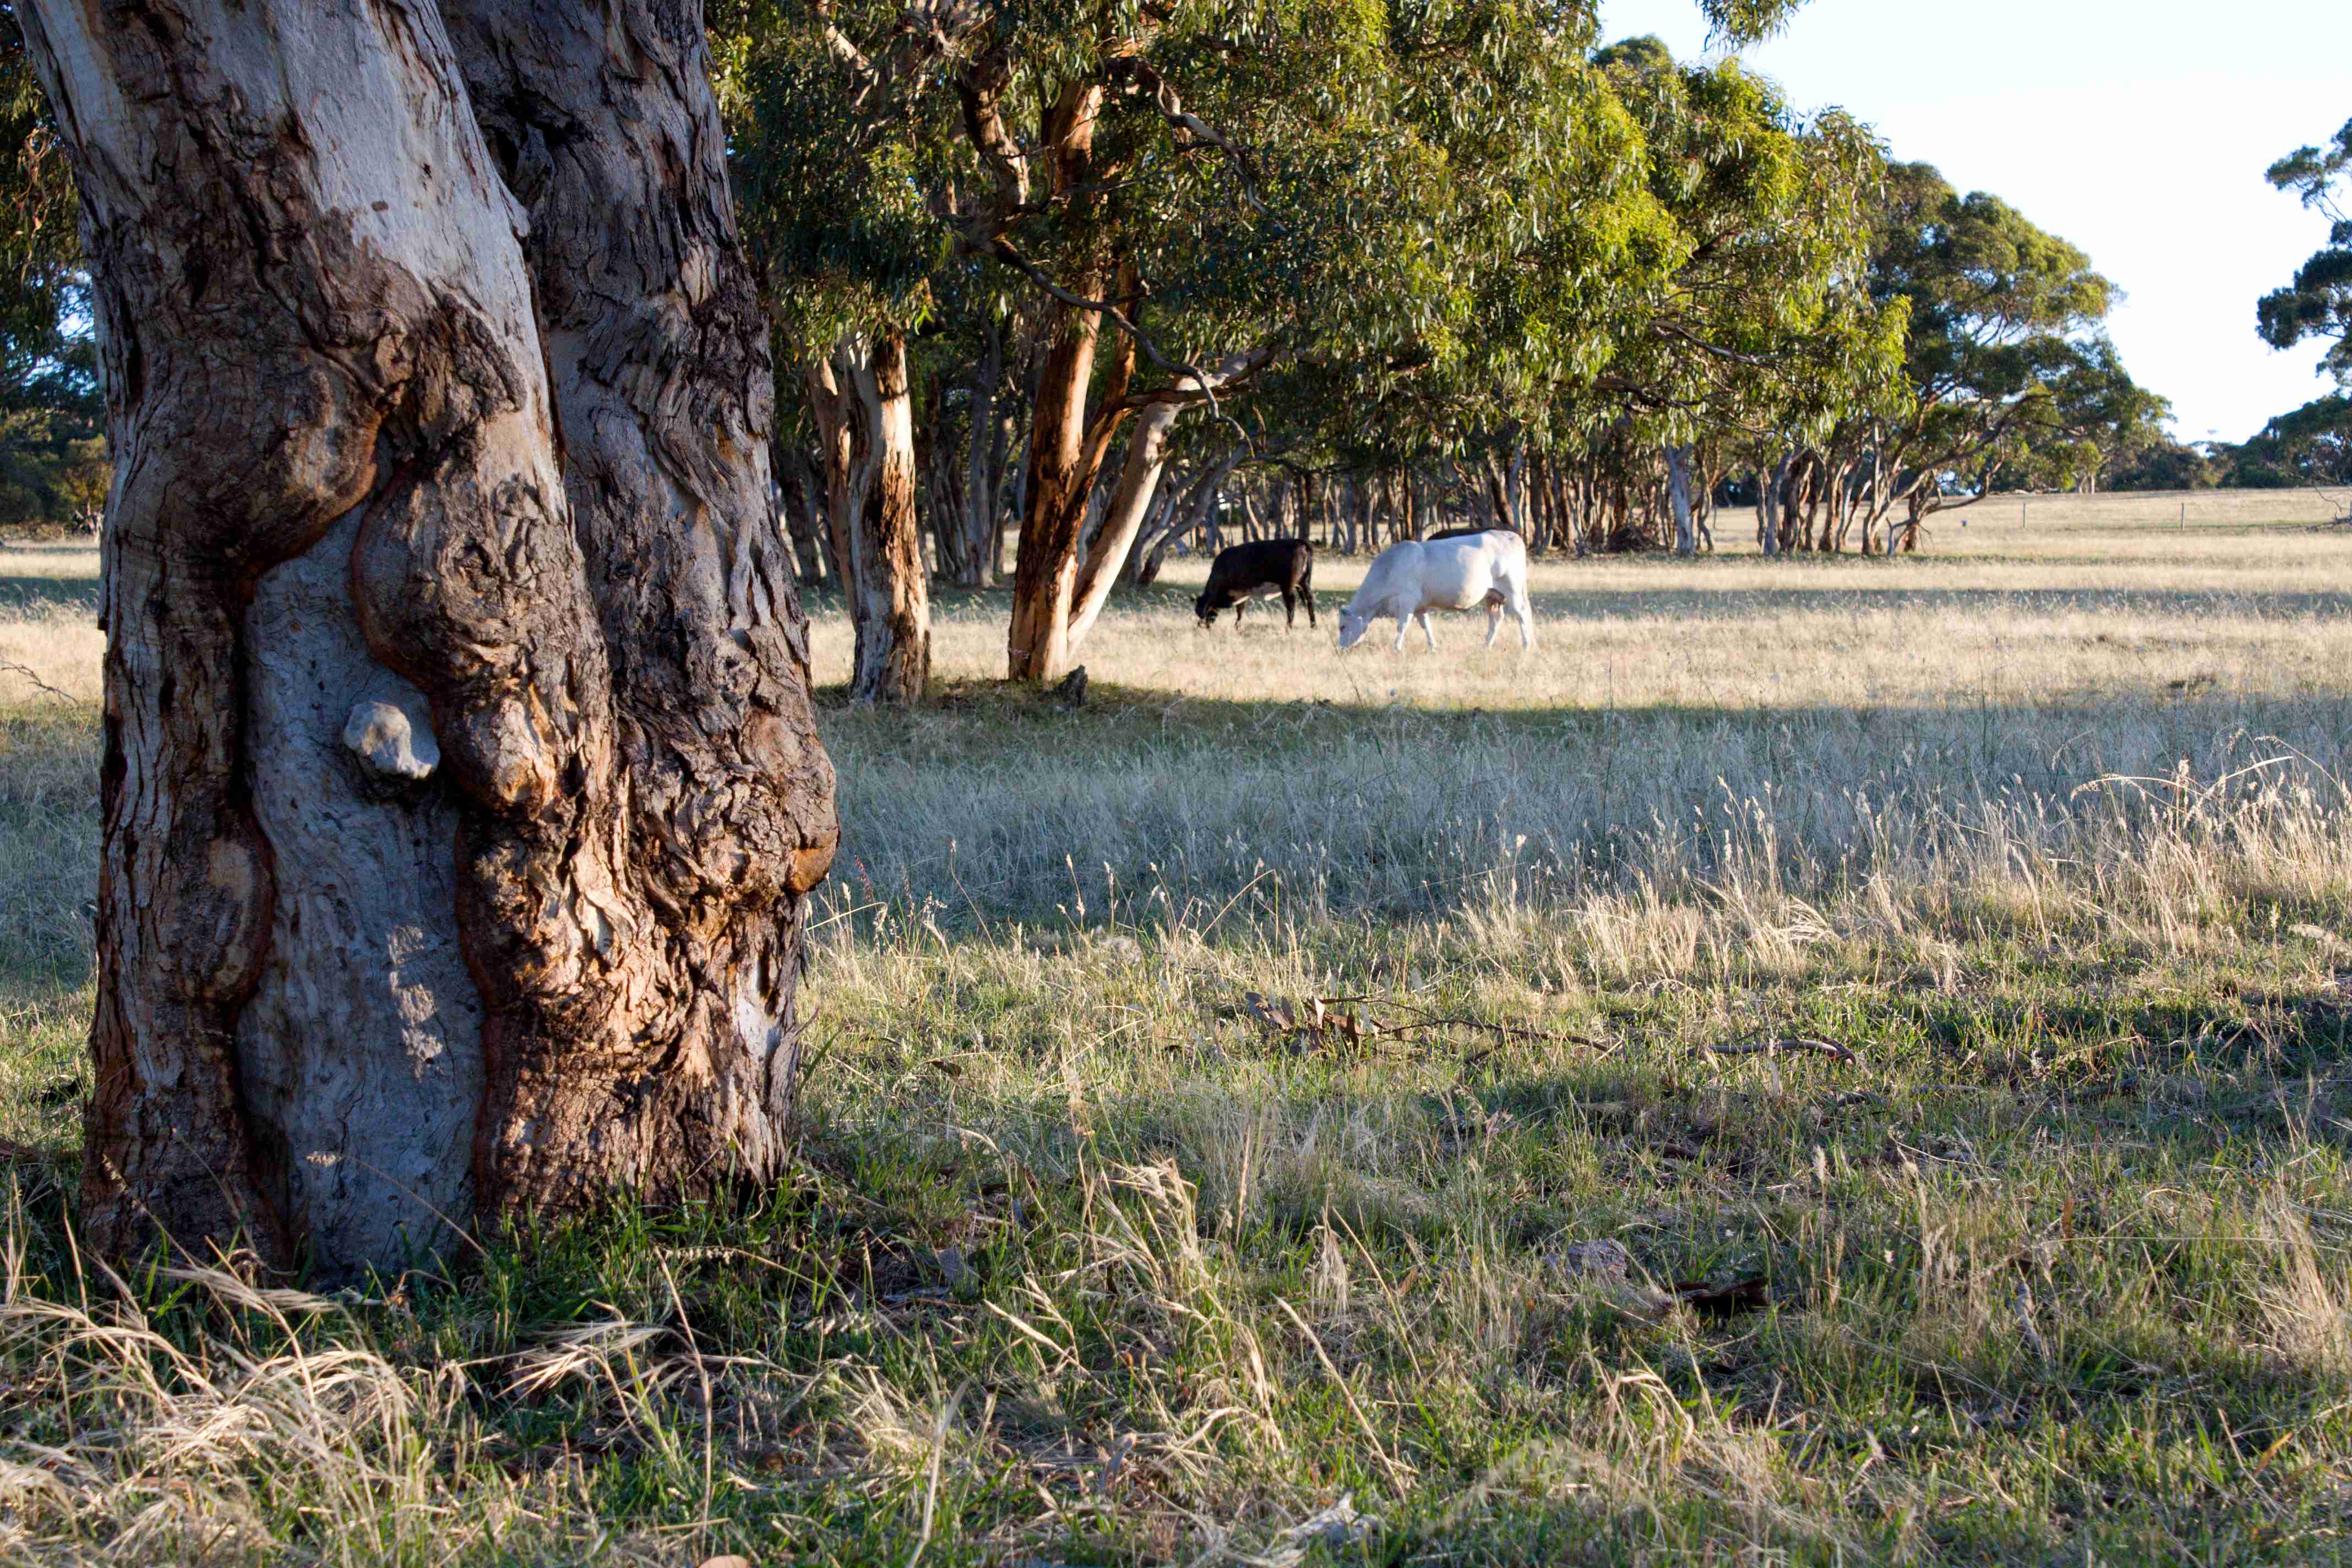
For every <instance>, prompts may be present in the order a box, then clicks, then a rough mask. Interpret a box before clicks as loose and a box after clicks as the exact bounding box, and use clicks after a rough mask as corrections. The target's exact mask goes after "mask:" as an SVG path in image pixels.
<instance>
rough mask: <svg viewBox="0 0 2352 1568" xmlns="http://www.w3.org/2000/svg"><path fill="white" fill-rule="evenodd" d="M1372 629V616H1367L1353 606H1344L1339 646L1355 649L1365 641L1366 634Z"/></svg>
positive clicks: (1342, 608)
mask: <svg viewBox="0 0 2352 1568" xmlns="http://www.w3.org/2000/svg"><path fill="white" fill-rule="evenodd" d="M1371 629H1372V617H1371V616H1368V615H1365V614H1364V613H1363V612H1362V611H1360V610H1359V609H1357V608H1356V606H1355V605H1343V606H1342V607H1341V608H1340V611H1339V646H1340V647H1355V646H1356V645H1357V644H1358V643H1360V642H1361V641H1363V640H1364V634H1365V633H1366V632H1368V631H1370V630H1371Z"/></svg>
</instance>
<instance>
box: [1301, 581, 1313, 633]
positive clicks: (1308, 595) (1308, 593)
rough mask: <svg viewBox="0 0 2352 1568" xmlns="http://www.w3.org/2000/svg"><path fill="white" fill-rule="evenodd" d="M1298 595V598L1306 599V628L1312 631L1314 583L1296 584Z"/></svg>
mask: <svg viewBox="0 0 2352 1568" xmlns="http://www.w3.org/2000/svg"><path fill="white" fill-rule="evenodd" d="M1298 596H1299V597H1300V598H1302V599H1304V600H1306V601H1307V630H1308V631H1310V632H1311V631H1313V630H1314V629H1315V586H1314V584H1311V583H1301V584H1298Z"/></svg>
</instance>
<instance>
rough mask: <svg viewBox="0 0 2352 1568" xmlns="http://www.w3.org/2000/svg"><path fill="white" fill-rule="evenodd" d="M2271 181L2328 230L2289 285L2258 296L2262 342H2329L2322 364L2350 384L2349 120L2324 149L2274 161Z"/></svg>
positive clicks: (2302, 151)
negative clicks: (2299, 200) (2323, 218)
mask: <svg viewBox="0 0 2352 1568" xmlns="http://www.w3.org/2000/svg"><path fill="white" fill-rule="evenodd" d="M2270 182H2271V184H2273V185H2276V186H2277V187H2278V188H2279V189H2281V190H2283V191H2293V192H2294V193H2295V194H2296V195H2299V196H2301V197H2302V198H2303V205H2305V206H2307V207H2310V208H2312V209H2313V210H2315V211H2316V212H2320V213H2323V214H2325V215H2326V216H2327V218H2328V220H2329V226H2328V231H2327V244H2326V246H2325V247H2322V248H2321V249H2319V250H2317V251H2315V252H2314V253H2313V255H2312V258H2311V259H2310V260H2308V261H2306V262H2305V263H2304V264H2303V266H2302V267H2301V268H2298V269H2297V271H2296V272H2295V275H2294V282H2293V283H2290V284H2289V285H2288V286H2287V287H2285V288H2284V289H2276V290H2274V291H2273V292H2271V293H2269V294H2266V295H2264V296H2263V300H2262V303H2261V304H2260V306H2259V307H2258V309H2257V312H2256V323H2257V325H2258V326H2259V327H2260V328H2261V330H2262V334H2263V342H2267V343H2269V344H2270V345H2271V346H2272V347H2273V348H2282V349H2284V348H2292V347H2294V345H2295V344H2296V343H2299V342H2303V341H2305V339H2307V338H2316V339H2322V340H2332V342H2330V346H2329V348H2328V350H2327V353H2326V357H2324V358H2323V359H2322V360H2321V361H2320V363H2321V366H2322V367H2323V368H2324V369H2326V370H2327V371H2328V372H2330V373H2331V374H2334V376H2335V377H2336V381H2337V382H2338V383H2339V384H2343V385H2347V386H2352V120H2347V121H2345V122H2344V128H2343V129H2342V130H2341V131H2338V132H2336V138H2335V140H2334V141H2332V142H2328V143H2327V144H2326V145H2325V146H2319V147H2300V148H2297V149H2296V150H2295V151H2294V152H2293V153H2288V154H2287V155H2286V156H2285V157H2284V158H2282V159H2280V160H2279V161H2278V162H2277V163H2273V164H2272V165H2271V167H2270Z"/></svg>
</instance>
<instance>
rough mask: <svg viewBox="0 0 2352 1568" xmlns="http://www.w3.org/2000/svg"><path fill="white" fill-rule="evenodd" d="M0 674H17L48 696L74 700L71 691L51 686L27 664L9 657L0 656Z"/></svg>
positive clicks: (69, 700)
mask: <svg viewBox="0 0 2352 1568" xmlns="http://www.w3.org/2000/svg"><path fill="white" fill-rule="evenodd" d="M0 675H14V676H17V677H19V678H21V679H23V680H25V681H26V683H27V684H28V685H30V686H31V687H32V688H33V689H34V690H36V691H44V692H47V694H48V695H49V696H51V697H54V698H56V699H57V700H58V701H60V702H71V701H73V700H74V695H73V693H72V692H70V691H61V690H59V689H58V688H56V687H54V686H51V685H50V684H49V683H48V682H47V681H46V680H43V679H41V678H40V677H39V676H37V675H36V674H34V673H33V670H32V668H31V667H30V666H28V665H22V664H17V663H16V662H15V661H14V660H11V659H5V658H0Z"/></svg>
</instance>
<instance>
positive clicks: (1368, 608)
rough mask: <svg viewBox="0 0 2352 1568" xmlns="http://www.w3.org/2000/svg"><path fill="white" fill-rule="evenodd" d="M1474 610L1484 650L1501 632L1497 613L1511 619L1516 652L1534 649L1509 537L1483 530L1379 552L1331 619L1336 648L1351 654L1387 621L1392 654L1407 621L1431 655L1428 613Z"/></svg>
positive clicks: (1520, 548)
mask: <svg viewBox="0 0 2352 1568" xmlns="http://www.w3.org/2000/svg"><path fill="white" fill-rule="evenodd" d="M1479 605H1485V606H1486V646H1487V647H1494V646H1495V638H1496V635H1497V634H1498V633H1500V632H1501V631H1502V629H1503V612H1504V611H1505V610H1508V611H1510V612H1511V614H1512V615H1514V616H1517V617H1518V622H1519V646H1520V647H1522V648H1530V647H1535V646H1536V617H1535V610H1534V608H1533V606H1531V605H1529V604H1528V547H1527V545H1526V543H1525V542H1522V541H1521V540H1520V538H1519V536H1518V535H1517V534H1516V533H1513V532H1511V531H1508V530H1507V529H1489V530H1487V531H1486V532H1484V533H1474V534H1468V535H1465V536H1463V537H1460V538H1455V539H1445V540H1434V539H1433V540H1428V541H1424V542H1414V541H1412V540H1410V539H1408V540H1405V541H1403V542H1401V543H1397V544H1391V545H1390V546H1389V547H1388V548H1387V549H1386V550H1383V551H1381V552H1380V555H1379V557H1378V558H1377V559H1375V560H1374V561H1373V562H1372V569H1371V570H1370V571H1369V572H1367V573H1365V574H1364V585H1363V586H1362V587H1360V588H1359V589H1357V590H1356V596H1355V597H1354V598H1352V599H1350V600H1349V601H1348V605H1347V607H1346V608H1345V609H1343V610H1341V611H1340V612H1339V646H1340V647H1343V648H1346V647H1355V646H1356V645H1357V644H1358V643H1360V642H1361V641H1363V640H1364V634H1365V633H1366V632H1368V631H1370V629H1371V626H1372V623H1373V622H1374V621H1376V620H1379V619H1380V618H1381V616H1395V617H1396V624H1397V635H1396V648H1397V650H1398V651H1402V649H1403V647H1404V634H1405V632H1406V631H1407V630H1408V629H1409V628H1410V627H1411V626H1412V623H1413V621H1414V620H1415V619H1418V620H1419V621H1420V622H1421V633H1422V636H1423V637H1427V638H1428V639H1429V646H1430V647H1432V648H1435V647H1437V634H1436V633H1435V632H1434V631H1433V630H1431V629H1430V625H1429V612H1430V611H1432V610H1475V609H1476V608H1477V607H1478V606H1479Z"/></svg>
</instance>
